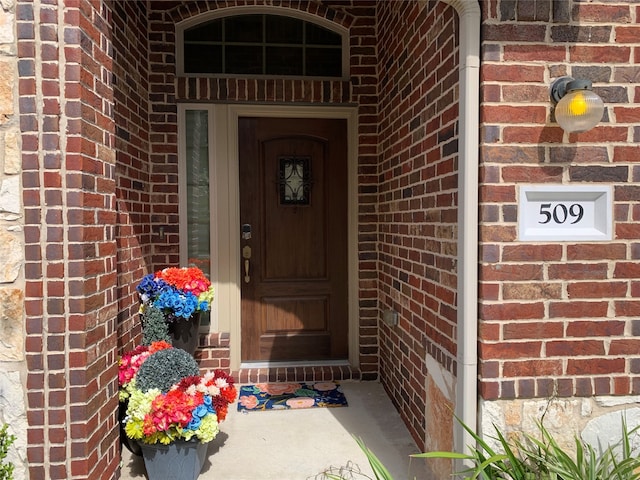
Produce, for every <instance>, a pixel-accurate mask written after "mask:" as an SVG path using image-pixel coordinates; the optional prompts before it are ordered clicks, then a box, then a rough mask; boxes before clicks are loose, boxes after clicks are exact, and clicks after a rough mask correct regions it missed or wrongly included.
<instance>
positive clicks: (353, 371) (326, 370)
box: [232, 365, 363, 384]
mask: <svg viewBox="0 0 640 480" xmlns="http://www.w3.org/2000/svg"><path fill="white" fill-rule="evenodd" d="M232 376H233V377H234V378H235V379H236V383H240V384H242V383H263V382H320V381H331V380H333V381H344V380H363V378H362V374H361V372H360V370H359V369H357V368H353V367H351V366H350V365H310V366H304V365H302V366H300V365H296V366H283V365H278V366H256V367H253V366H243V367H242V368H240V370H238V371H235V372H233V373H232Z"/></svg>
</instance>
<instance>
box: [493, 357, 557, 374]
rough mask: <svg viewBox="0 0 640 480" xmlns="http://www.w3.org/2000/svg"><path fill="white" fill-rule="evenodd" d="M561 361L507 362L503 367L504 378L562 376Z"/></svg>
mask: <svg viewBox="0 0 640 480" xmlns="http://www.w3.org/2000/svg"><path fill="white" fill-rule="evenodd" d="M562 373H563V372H562V361H561V360H526V361H520V362H511V361H507V362H505V363H504V366H503V367H502V375H503V376H504V377H547V376H558V375H562Z"/></svg>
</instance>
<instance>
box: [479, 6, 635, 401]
mask: <svg viewBox="0 0 640 480" xmlns="http://www.w3.org/2000/svg"><path fill="white" fill-rule="evenodd" d="M482 8H483V25H482V38H483V42H482V62H483V63H482V69H481V81H482V92H481V97H482V98H481V100H482V107H481V119H482V133H481V142H482V145H481V165H482V168H481V177H482V178H481V194H480V196H481V198H480V201H481V208H480V217H481V222H482V223H481V230H480V236H481V239H480V240H481V263H482V264H481V268H480V282H481V283H480V296H481V305H480V310H479V311H480V317H481V324H480V337H481V343H480V360H481V368H480V372H481V377H482V378H481V385H480V392H481V395H482V397H484V399H486V400H494V399H512V398H531V397H543V398H544V397H548V396H551V395H557V396H559V397H572V396H577V397H587V396H592V395H630V394H632V395H637V394H638V393H640V378H639V376H638V374H640V368H639V367H640V359H639V358H638V354H639V352H640V341H639V340H638V339H637V338H636V336H637V335H638V333H640V327H639V324H638V314H639V313H640V300H639V297H640V289H638V285H640V283H639V282H638V279H639V278H640V268H639V267H638V259H639V258H640V250H639V249H638V238H639V234H640V228H639V227H638V219H639V218H640V216H639V215H640V210H638V207H637V199H638V193H639V190H638V186H637V185H635V183H636V182H638V180H639V179H640V167H638V166H637V161H638V159H640V156H639V155H638V146H637V142H638V141H639V140H640V127H638V120H639V119H640V105H639V104H640V87H639V86H638V85H639V82H640V80H639V79H640V65H639V63H640V57H639V56H638V51H639V47H640V26H638V24H637V22H638V18H639V14H640V6H639V5H637V4H635V3H634V2H626V1H610V2H606V3H604V2H588V3H587V2H578V1H566V2H531V1H512V2H506V1H502V2H497V1H485V2H482ZM563 75H571V76H574V77H580V78H587V79H591V80H593V84H594V90H595V92H596V93H598V94H599V95H600V96H601V97H602V98H603V100H604V102H605V105H606V109H605V115H604V119H603V121H602V122H601V123H600V124H599V125H598V126H597V127H596V128H595V129H593V130H591V131H589V132H586V133H581V134H571V135H568V134H566V133H564V131H563V130H562V129H560V128H559V127H558V125H557V124H556V123H555V122H554V121H553V119H552V112H551V105H550V102H549V85H550V83H551V80H552V79H554V78H557V77H560V76H563ZM634 143H635V145H634ZM521 183H536V184H543V183H554V184H559V183H563V184H602V183H604V184H611V185H613V188H614V190H613V192H614V193H613V197H614V217H615V225H614V240H613V241H611V242H604V243H598V242H571V241H569V242H545V243H535V242H521V241H518V239H517V218H516V217H517V208H516V202H517V193H516V192H517V186H518V184H521Z"/></svg>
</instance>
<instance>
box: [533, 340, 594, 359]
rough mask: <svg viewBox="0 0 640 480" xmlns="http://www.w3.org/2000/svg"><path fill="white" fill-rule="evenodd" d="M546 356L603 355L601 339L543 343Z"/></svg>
mask: <svg viewBox="0 0 640 480" xmlns="http://www.w3.org/2000/svg"><path fill="white" fill-rule="evenodd" d="M545 353H546V356H547V357H583V356H594V355H604V353H605V350H604V343H603V341H602V340H573V341H572V340H562V341H550V342H547V343H546V344H545Z"/></svg>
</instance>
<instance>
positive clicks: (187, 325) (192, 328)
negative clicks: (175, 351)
mask: <svg viewBox="0 0 640 480" xmlns="http://www.w3.org/2000/svg"><path fill="white" fill-rule="evenodd" d="M169 335H170V336H171V344H172V345H173V346H174V347H176V348H181V349H182V350H184V351H186V352H187V353H190V354H191V355H193V354H194V353H195V351H196V348H197V347H198V341H199V340H200V312H196V313H194V314H193V315H191V318H186V319H185V318H180V319H179V320H173V321H172V322H169Z"/></svg>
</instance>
